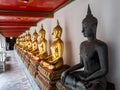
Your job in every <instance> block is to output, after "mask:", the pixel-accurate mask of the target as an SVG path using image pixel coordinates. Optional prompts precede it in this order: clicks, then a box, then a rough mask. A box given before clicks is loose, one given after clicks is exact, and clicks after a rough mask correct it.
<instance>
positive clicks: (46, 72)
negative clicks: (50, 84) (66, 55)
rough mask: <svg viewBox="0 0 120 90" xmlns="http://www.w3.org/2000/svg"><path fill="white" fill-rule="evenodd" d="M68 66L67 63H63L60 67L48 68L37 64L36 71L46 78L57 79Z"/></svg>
mask: <svg viewBox="0 0 120 90" xmlns="http://www.w3.org/2000/svg"><path fill="white" fill-rule="evenodd" d="M69 67H70V66H68V65H63V66H62V68H61V69H58V70H50V69H48V68H45V67H42V66H40V65H39V66H38V71H39V72H40V73H41V74H42V75H43V76H44V77H46V78H47V79H48V80H51V81H53V80H58V79H60V76H61V73H62V72H63V71H65V70H66V69H67V68H69Z"/></svg>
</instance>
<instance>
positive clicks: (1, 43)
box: [0, 34, 6, 50]
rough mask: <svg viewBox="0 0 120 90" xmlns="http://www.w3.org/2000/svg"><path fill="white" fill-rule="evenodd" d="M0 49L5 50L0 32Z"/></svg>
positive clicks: (3, 39)
mask: <svg viewBox="0 0 120 90" xmlns="http://www.w3.org/2000/svg"><path fill="white" fill-rule="evenodd" d="M0 50H6V41H5V37H4V36H3V35H1V34H0Z"/></svg>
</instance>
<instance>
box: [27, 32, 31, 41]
mask: <svg viewBox="0 0 120 90" xmlns="http://www.w3.org/2000/svg"><path fill="white" fill-rule="evenodd" d="M27 39H28V41H30V40H31V34H30V33H29V32H28V34H27Z"/></svg>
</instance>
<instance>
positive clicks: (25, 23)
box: [0, 22, 37, 26]
mask: <svg viewBox="0 0 120 90" xmlns="http://www.w3.org/2000/svg"><path fill="white" fill-rule="evenodd" d="M8 25H10V26H36V25H37V24H36V23H32V22H24V23H16V22H13V23H9V22H2V23H0V26H8Z"/></svg>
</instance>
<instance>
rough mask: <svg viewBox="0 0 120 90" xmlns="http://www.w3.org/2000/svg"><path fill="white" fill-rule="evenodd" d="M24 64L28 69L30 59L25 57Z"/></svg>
mask: <svg viewBox="0 0 120 90" xmlns="http://www.w3.org/2000/svg"><path fill="white" fill-rule="evenodd" d="M24 64H25V66H26V67H27V68H29V65H30V58H29V57H28V55H25V59H24Z"/></svg>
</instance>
